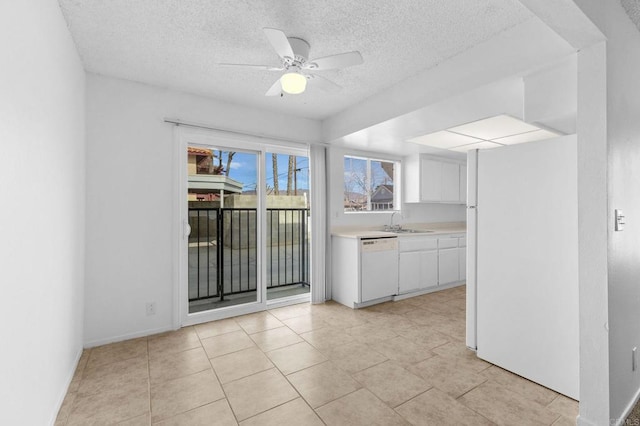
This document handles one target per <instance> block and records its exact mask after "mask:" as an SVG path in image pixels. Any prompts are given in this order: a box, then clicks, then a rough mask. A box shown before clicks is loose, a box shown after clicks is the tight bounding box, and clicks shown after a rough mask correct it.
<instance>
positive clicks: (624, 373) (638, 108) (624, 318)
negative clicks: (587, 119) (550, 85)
mask: <svg viewBox="0 0 640 426" xmlns="http://www.w3.org/2000/svg"><path fill="white" fill-rule="evenodd" d="M576 3H578V4H579V5H580V7H582V8H583V9H584V11H585V13H587V14H589V16H590V17H591V18H592V19H593V21H594V22H595V23H596V25H598V26H599V27H600V29H601V30H602V32H603V33H604V34H605V35H606V36H607V40H608V41H607V49H606V56H607V70H606V73H607V139H608V151H609V153H608V159H609V161H608V181H609V190H608V198H609V201H608V202H609V221H608V225H609V237H608V252H609V294H608V297H609V360H610V362H609V374H610V404H611V406H610V410H611V412H610V417H611V419H620V418H621V417H622V416H623V415H624V414H625V413H626V412H627V409H628V408H630V406H631V405H632V404H633V403H634V402H635V401H636V399H637V396H638V392H640V371H638V370H636V371H635V372H634V371H632V370H631V350H632V348H633V347H640V309H638V303H640V285H638V277H640V238H638V235H640V221H639V220H638V219H639V218H640V192H639V191H638V182H639V181H640V174H639V170H640V120H638V117H639V116H640V84H638V75H640V32H639V31H638V29H637V28H636V27H635V26H634V25H633V23H632V22H631V21H630V20H629V18H628V17H627V15H626V14H625V12H624V9H623V8H622V6H621V5H620V3H619V2H599V1H595V0H589V1H587V0H580V1H577V2H576ZM614 209H622V210H623V211H624V213H625V215H626V217H627V220H626V222H627V225H626V227H625V230H624V231H623V232H614V231H613V211H614Z"/></svg>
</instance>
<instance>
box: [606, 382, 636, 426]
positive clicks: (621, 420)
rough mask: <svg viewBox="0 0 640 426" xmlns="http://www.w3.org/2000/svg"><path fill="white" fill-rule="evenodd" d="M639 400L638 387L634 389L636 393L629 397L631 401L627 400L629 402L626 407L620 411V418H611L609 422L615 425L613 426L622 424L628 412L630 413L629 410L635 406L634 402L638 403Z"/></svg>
mask: <svg viewBox="0 0 640 426" xmlns="http://www.w3.org/2000/svg"><path fill="white" fill-rule="evenodd" d="M639 400H640V389H638V390H637V391H636V393H635V395H634V396H633V398H632V399H631V401H629V404H628V405H627V407H626V408H625V409H624V411H623V412H622V415H621V416H620V418H617V419H611V420H610V421H609V423H610V424H612V425H615V426H622V425H624V421H625V420H626V419H627V417H629V414H631V411H633V407H635V406H636V404H637V403H638V401H639ZM614 422H615V423H614Z"/></svg>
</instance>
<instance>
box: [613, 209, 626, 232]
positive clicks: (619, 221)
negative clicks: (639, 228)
mask: <svg viewBox="0 0 640 426" xmlns="http://www.w3.org/2000/svg"><path fill="white" fill-rule="evenodd" d="M615 213H616V231H622V230H623V229H624V223H625V221H624V213H622V210H620V209H616V210H615Z"/></svg>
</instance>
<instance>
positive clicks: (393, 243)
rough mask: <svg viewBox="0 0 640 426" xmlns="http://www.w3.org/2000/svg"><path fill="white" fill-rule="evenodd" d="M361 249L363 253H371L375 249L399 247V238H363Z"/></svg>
mask: <svg viewBox="0 0 640 426" xmlns="http://www.w3.org/2000/svg"><path fill="white" fill-rule="evenodd" d="M360 249H361V251H362V252H363V253H371V252H374V251H389V250H397V249H398V238H397V237H390V238H368V239H362V240H361V242H360Z"/></svg>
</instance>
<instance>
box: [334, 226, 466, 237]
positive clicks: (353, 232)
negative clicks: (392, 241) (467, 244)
mask: <svg viewBox="0 0 640 426" xmlns="http://www.w3.org/2000/svg"><path fill="white" fill-rule="evenodd" d="M382 228H383V227H382V226H377V227H357V226H342V227H336V228H333V229H332V230H331V235H332V236H335V237H344V238H371V237H391V236H401V237H417V236H420V235H421V236H425V235H426V236H428V235H443V234H464V233H466V232H467V224H466V223H465V222H445V223H405V224H403V225H402V228H404V229H418V230H428V231H433V232H428V233H418V232H416V233H397V232H392V231H382Z"/></svg>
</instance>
